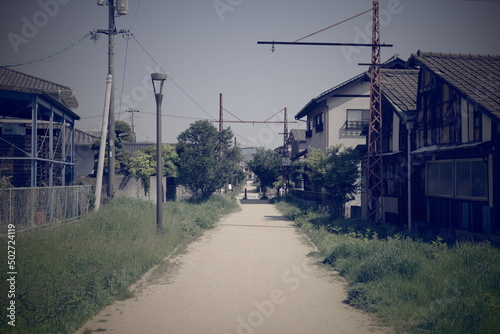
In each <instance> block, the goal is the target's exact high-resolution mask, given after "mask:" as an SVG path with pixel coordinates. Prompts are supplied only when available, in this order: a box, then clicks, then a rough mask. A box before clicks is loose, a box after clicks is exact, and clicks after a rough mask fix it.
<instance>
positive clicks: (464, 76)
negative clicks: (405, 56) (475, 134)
mask: <svg viewBox="0 0 500 334" xmlns="http://www.w3.org/2000/svg"><path fill="white" fill-rule="evenodd" d="M411 61H412V62H414V63H416V64H418V65H419V66H421V68H424V69H426V70H427V71H430V72H431V73H433V74H434V75H436V76H437V77H439V78H440V79H441V80H443V81H444V82H446V83H448V84H449V85H450V86H451V87H453V88H454V89H456V90H457V91H458V92H460V93H461V94H462V95H463V96H464V97H466V98H467V99H469V100H470V101H472V102H474V103H476V104H478V105H480V106H481V107H482V108H483V109H484V110H485V111H486V112H487V113H489V114H490V115H491V116H492V117H494V118H495V119H496V120H497V121H500V87H499V82H500V56H490V55H468V54H451V53H432V52H421V51H418V52H417V54H413V55H412V57H411Z"/></svg>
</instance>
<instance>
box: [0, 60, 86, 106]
mask: <svg viewBox="0 0 500 334" xmlns="http://www.w3.org/2000/svg"><path fill="white" fill-rule="evenodd" d="M0 89H3V90H10V91H17V92H23V93H31V94H44V93H45V94H47V95H49V96H50V97H52V98H54V99H55V100H57V101H59V102H60V103H62V104H63V105H64V106H66V107H67V108H68V109H76V108H78V101H77V99H76V97H75V96H74V93H73V90H72V89H71V88H70V87H68V86H64V85H61V84H58V83H55V82H52V81H49V80H46V79H42V78H38V77H35V76H33V75H29V74H26V73H22V72H19V71H15V70H13V69H10V68H7V67H0Z"/></svg>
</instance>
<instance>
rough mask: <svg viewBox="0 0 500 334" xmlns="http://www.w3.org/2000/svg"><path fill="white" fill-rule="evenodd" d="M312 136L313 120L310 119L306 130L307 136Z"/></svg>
mask: <svg viewBox="0 0 500 334" xmlns="http://www.w3.org/2000/svg"><path fill="white" fill-rule="evenodd" d="M311 137H312V122H311V121H308V122H307V130H306V138H311Z"/></svg>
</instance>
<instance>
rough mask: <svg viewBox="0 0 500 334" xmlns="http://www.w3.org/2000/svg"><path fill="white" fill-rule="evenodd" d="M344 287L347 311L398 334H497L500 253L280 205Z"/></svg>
mask: <svg viewBox="0 0 500 334" xmlns="http://www.w3.org/2000/svg"><path fill="white" fill-rule="evenodd" d="M277 205H278V208H279V209H280V210H281V211H282V212H283V213H284V214H285V215H287V216H291V217H293V218H294V220H295V221H296V222H297V223H298V225H299V226H300V227H301V228H302V230H303V231H304V232H305V233H307V235H308V236H309V237H310V238H311V240H312V241H313V242H314V243H315V244H316V245H317V246H318V249H319V250H320V252H321V254H322V255H323V257H324V259H325V262H326V263H329V264H331V265H332V266H333V267H334V268H335V269H336V270H337V271H338V272H339V273H340V274H341V275H342V276H343V277H345V279H346V281H347V282H348V291H347V300H346V302H347V303H349V304H350V305H352V306H354V307H357V308H360V309H363V310H365V311H368V312H372V313H374V314H376V315H377V316H378V317H380V318H381V319H382V320H383V321H384V322H385V323H386V324H388V325H390V326H393V327H394V328H395V329H396V330H397V331H398V332H399V333H457V334H458V333H463V334H469V333H498V331H499V328H500V251H499V250H498V249H497V248H494V247H493V246H491V245H490V244H488V243H456V244H455V245H453V246H448V245H447V244H445V243H443V242H442V241H441V239H439V238H435V239H434V241H427V242H424V241H422V240H420V239H418V238H416V237H415V236H411V237H409V236H406V235H404V234H403V232H402V231H400V230H398V229H397V228H394V227H391V226H386V225H379V226H374V225H369V224H366V223H364V222H362V221H360V220H353V221H349V220H331V219H329V216H328V215H327V214H326V213H324V212H315V211H312V210H309V211H308V210H304V208H300V207H299V206H297V205H295V204H293V203H288V202H280V203H278V204H277Z"/></svg>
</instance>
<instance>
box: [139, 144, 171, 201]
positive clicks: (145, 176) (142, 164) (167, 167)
mask: <svg viewBox="0 0 500 334" xmlns="http://www.w3.org/2000/svg"><path fill="white" fill-rule="evenodd" d="M156 157H157V156H156V147H155V146H151V147H146V148H144V149H142V150H140V151H137V152H136V153H134V155H133V156H132V157H131V158H130V161H129V166H130V168H129V173H130V175H132V176H134V177H135V178H136V179H140V180H141V181H142V185H143V187H144V192H145V193H146V194H149V190H150V187H151V183H150V176H152V175H156V160H157V158H156ZM161 158H162V160H163V166H162V173H163V176H174V177H175V176H177V166H176V164H177V153H176V152H175V149H174V147H173V146H172V145H166V144H164V145H162V153H161Z"/></svg>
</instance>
